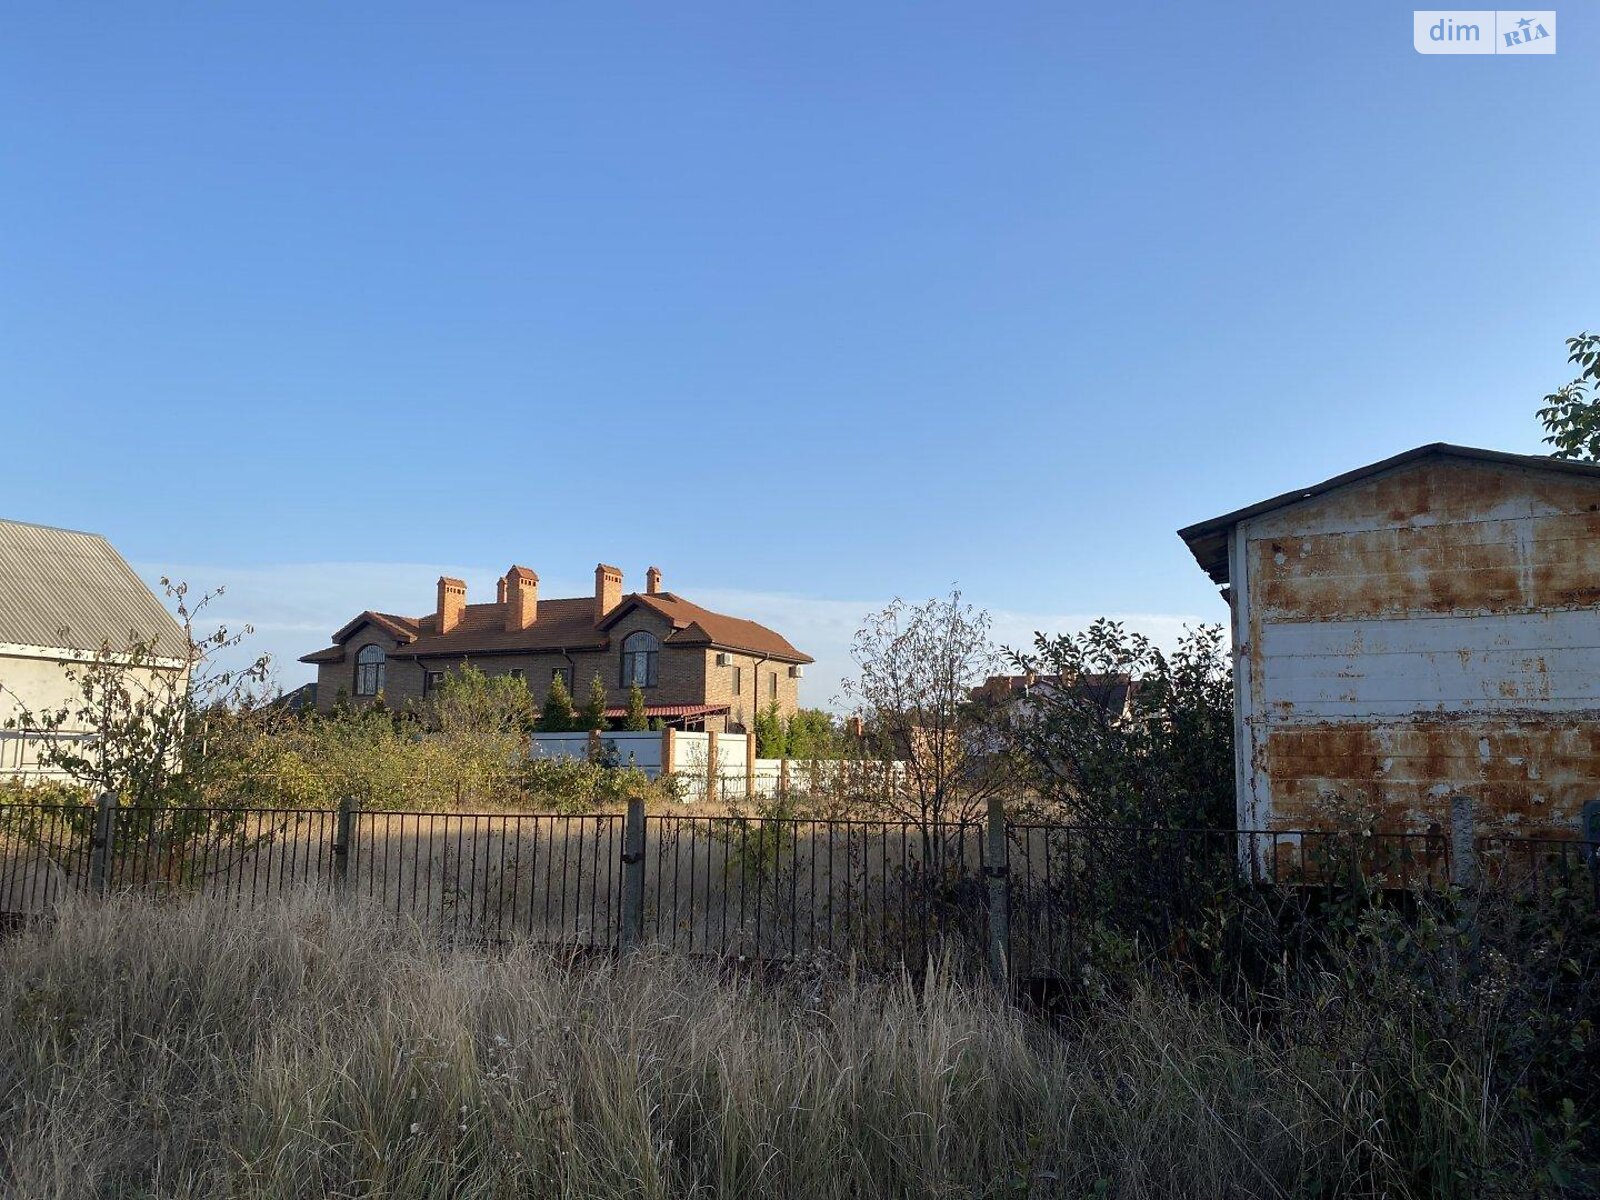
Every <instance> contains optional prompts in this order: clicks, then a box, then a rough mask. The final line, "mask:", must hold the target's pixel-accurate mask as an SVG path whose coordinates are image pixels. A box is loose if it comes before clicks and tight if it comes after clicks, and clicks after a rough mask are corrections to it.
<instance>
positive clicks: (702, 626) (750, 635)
mask: <svg viewBox="0 0 1600 1200" xmlns="http://www.w3.org/2000/svg"><path fill="white" fill-rule="evenodd" d="M633 602H637V603H639V604H641V605H643V606H645V607H646V608H650V609H654V610H655V611H656V612H658V613H660V614H661V615H662V616H664V617H666V618H667V620H669V621H671V622H672V626H673V629H672V632H671V633H669V634H668V635H667V641H668V642H670V643H672V644H673V645H679V646H685V645H686V646H715V647H717V648H719V649H723V650H743V651H746V652H749V653H753V654H758V655H765V656H766V657H767V658H772V659H777V660H778V661H780V662H790V663H808V662H815V661H816V660H815V659H814V658H812V657H811V656H810V655H809V654H802V653H801V652H800V651H799V650H796V649H795V648H794V647H793V646H792V645H790V644H789V639H788V638H786V637H784V636H783V635H782V634H780V633H778V632H776V631H775V630H772V629H768V628H767V627H766V626H765V625H758V624H756V622H754V621H746V620H745V619H744V618H742V617H729V616H725V615H724V614H722V613H716V612H712V611H711V610H710V609H708V608H701V607H700V606H699V605H698V604H691V603H689V601H687V600H685V599H684V598H683V597H682V596H678V595H675V594H674V593H672V592H656V593H654V594H650V593H635V594H634V595H632V596H627V597H625V598H624V599H623V601H622V603H621V604H619V605H618V606H617V607H616V608H615V609H614V610H612V612H611V613H609V614H608V615H607V616H606V619H605V620H604V621H602V622H601V628H603V629H604V628H609V627H610V626H611V625H614V624H615V623H616V622H617V621H618V620H620V619H621V618H622V615H623V613H624V612H625V611H626V610H627V609H628V608H629V607H630V606H631V604H632V603H633Z"/></svg>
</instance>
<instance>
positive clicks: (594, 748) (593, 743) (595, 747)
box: [588, 729, 600, 762]
mask: <svg viewBox="0 0 1600 1200" xmlns="http://www.w3.org/2000/svg"><path fill="white" fill-rule="evenodd" d="M588 754H589V761H590V762H599V761H600V731H599V730H598V729H591V730H589V744H588Z"/></svg>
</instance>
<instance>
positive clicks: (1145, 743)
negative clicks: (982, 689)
mask: <svg viewBox="0 0 1600 1200" xmlns="http://www.w3.org/2000/svg"><path fill="white" fill-rule="evenodd" d="M1012 661H1013V663H1014V664H1015V666H1016V667H1017V668H1018V669H1019V670H1022V671H1024V672H1026V673H1028V675H1030V676H1032V677H1033V679H1034V680H1035V682H1034V684H1033V686H1032V687H1031V688H1030V689H1029V690H1028V692H1027V694H1026V695H1022V696H1016V697H1012V698H1009V699H1006V700H1004V701H1002V702H1000V703H999V705H998V707H997V708H995V709H994V710H993V711H992V712H991V713H990V715H989V718H988V719H989V720H990V721H991V723H992V725H993V727H994V729H995V731H996V734H997V736H998V737H999V739H1000V740H1001V742H1003V744H1004V745H1005V746H1006V747H1007V748H1008V750H1009V751H1010V753H1011V756H1012V760H1013V766H1014V767H1015V769H1016V771H1017V774H1018V777H1019V779H1020V780H1021V781H1022V782H1023V783H1025V784H1027V785H1029V788H1030V790H1031V791H1032V792H1033V793H1034V794H1035V795H1037V796H1039V797H1040V798H1042V799H1043V800H1045V801H1047V802H1050V803H1052V804H1054V805H1055V806H1057V808H1058V812H1057V813H1055V814H1052V815H1053V816H1055V817H1056V818H1057V819H1059V818H1060V817H1061V816H1063V815H1064V816H1067V817H1069V818H1070V819H1071V820H1072V821H1074V822H1075V823H1078V824H1082V825H1086V826H1140V827H1157V826H1162V827H1178V828H1195V827H1201V828H1231V827H1232V826H1233V824H1234V821H1235V814H1234V779H1233V675H1232V669H1231V667H1230V665H1229V662H1228V654H1227V644H1226V641H1225V639H1224V637H1223V633H1222V627H1221V626H1220V625H1203V626H1201V627H1199V628H1198V629H1191V630H1187V631H1185V633H1184V636H1183V638H1182V639H1181V640H1180V641H1179V643H1178V645H1177V647H1176V649H1174V650H1173V651H1172V653H1170V654H1166V653H1163V652H1162V651H1161V650H1160V649H1159V648H1158V647H1157V646H1156V645H1155V643H1153V642H1152V641H1151V640H1150V639H1149V638H1147V637H1145V636H1144V635H1142V634H1138V633H1130V632H1128V631H1127V630H1126V629H1124V628H1123V627H1122V625H1121V624H1119V623H1118V622H1116V621H1107V620H1101V621H1096V622H1095V623H1094V624H1093V625H1091V626H1090V627H1089V628H1088V629H1087V630H1086V631H1084V632H1083V633H1080V634H1065V635H1060V636H1055V637H1047V636H1046V635H1044V634H1042V633H1041V634H1039V635H1038V636H1037V637H1036V638H1035V640H1034V649H1033V651H1032V652H1031V653H1023V654H1013V655H1012Z"/></svg>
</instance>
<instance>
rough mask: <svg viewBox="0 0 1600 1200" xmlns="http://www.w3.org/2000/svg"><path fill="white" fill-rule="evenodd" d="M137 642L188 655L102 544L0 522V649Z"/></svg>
mask: <svg viewBox="0 0 1600 1200" xmlns="http://www.w3.org/2000/svg"><path fill="white" fill-rule="evenodd" d="M133 638H138V639H140V640H153V641H154V642H155V652H156V653H157V654H159V655H162V656H163V657H168V658H184V657H186V656H187V655H188V640H187V639H186V638H185V637H184V633H183V629H182V628H181V627H180V626H179V625H178V623H177V621H175V620H173V618H172V614H171V613H169V612H168V611H167V610H166V609H165V608H164V607H163V606H162V604H161V602H160V601H159V600H157V599H156V598H155V596H153V595H152V594H151V592H150V589H149V588H147V587H145V585H144V583H143V582H141V581H140V579H139V577H138V576H137V575H135V574H134V573H133V568H132V567H130V566H128V564H127V563H126V562H125V561H124V560H123V558H122V555H120V554H118V553H117V552H116V550H115V549H113V548H112V545H111V543H110V542H108V541H106V539H105V538H103V537H101V536H100V535H99V534H97V533H78V532H76V531H74V530H71V529H54V528H51V527H50V526H48V525H29V524H25V523H23V522H21V521H3V520H0V642H11V643H14V644H19V645H24V646H52V647H63V648H66V649H72V650H89V651H93V650H98V649H99V648H100V647H101V646H102V645H104V644H106V643H110V645H111V646H112V647H113V648H114V649H123V648H126V647H127V645H128V643H129V641H130V640H132V639H133Z"/></svg>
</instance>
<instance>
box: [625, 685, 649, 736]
mask: <svg viewBox="0 0 1600 1200" xmlns="http://www.w3.org/2000/svg"><path fill="white" fill-rule="evenodd" d="M622 727H623V728H624V729H626V730H628V731H629V732H631V733H642V732H644V731H645V730H647V729H649V728H650V718H649V717H647V716H646V715H645V711H644V689H643V688H641V687H640V686H639V685H638V683H637V682H636V683H634V685H633V686H632V687H630V688H629V689H628V713H627V715H626V716H625V717H623V718H622Z"/></svg>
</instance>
